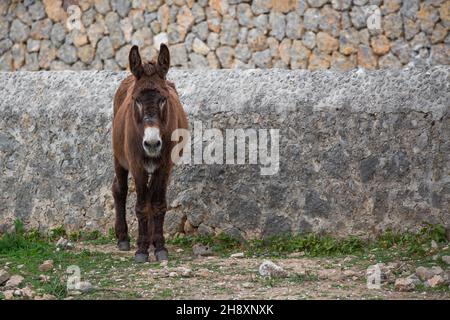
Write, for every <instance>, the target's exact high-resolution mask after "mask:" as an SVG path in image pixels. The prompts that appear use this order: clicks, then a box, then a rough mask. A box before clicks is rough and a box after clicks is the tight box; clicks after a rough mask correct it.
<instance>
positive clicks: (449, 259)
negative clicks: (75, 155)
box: [0, 256, 450, 283]
mask: <svg viewBox="0 0 450 320" xmlns="http://www.w3.org/2000/svg"><path fill="white" fill-rule="evenodd" d="M441 259H442V261H444V262H445V263H446V264H450V256H442V257H441ZM0 283H1V281H0Z"/></svg>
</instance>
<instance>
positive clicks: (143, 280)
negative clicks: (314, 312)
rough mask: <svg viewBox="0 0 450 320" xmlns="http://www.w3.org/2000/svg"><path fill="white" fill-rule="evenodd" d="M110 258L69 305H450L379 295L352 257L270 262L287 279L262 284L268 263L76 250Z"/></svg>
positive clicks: (363, 264) (409, 267)
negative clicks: (141, 259)
mask: <svg viewBox="0 0 450 320" xmlns="http://www.w3.org/2000/svg"><path fill="white" fill-rule="evenodd" d="M82 249H87V250H89V251H93V252H102V253H108V255H109V256H110V257H111V259H110V260H109V259H108V261H105V265H104V266H103V267H100V268H99V270H96V271H90V272H88V273H86V274H85V273H83V271H82V270H81V271H82V272H81V277H82V281H89V282H91V284H92V285H93V286H94V288H95V289H94V290H93V291H92V292H91V293H88V294H78V295H71V296H70V297H69V299H450V294H449V293H448V291H444V292H443V291H433V290H431V289H430V288H427V289H425V288H422V289H417V290H415V291H412V292H398V291H396V290H394V280H395V278H394V280H392V279H391V280H389V279H388V280H386V281H385V283H383V284H382V286H381V289H378V290H377V289H368V288H367V284H366V282H367V278H366V269H367V267H368V266H369V265H371V264H374V263H376V261H369V260H370V259H369V260H364V259H361V258H357V257H353V256H348V257H342V258H330V259H328V258H310V257H302V256H299V255H298V254H294V255H293V256H292V255H291V256H289V257H287V258H282V259H281V258H280V259H273V260H272V261H273V262H275V263H276V264H278V265H279V266H281V267H283V268H284V269H285V270H286V271H287V272H288V276H287V277H284V278H270V279H269V278H263V277H261V276H260V275H259V273H258V268H259V265H260V264H261V262H262V261H263V260H264V259H262V258H261V259H260V258H229V257H226V258H223V257H217V256H209V257H194V256H193V255H192V252H187V251H185V250H183V249H180V248H176V247H173V246H169V247H168V249H169V252H170V258H171V260H170V262H169V263H168V264H167V265H164V264H160V263H158V262H156V261H154V260H151V261H150V262H147V263H145V264H136V263H134V262H133V256H134V251H133V249H132V250H131V251H129V252H119V251H118V250H117V249H116V247H115V246H114V245H112V244H108V245H86V244H84V245H77V249H76V250H82ZM414 268H415V266H414V264H413V262H412V261H400V262H396V263H395V264H394V269H395V272H396V273H398V274H400V275H402V276H405V275H409V274H411V273H412V272H414ZM186 269H189V270H186Z"/></svg>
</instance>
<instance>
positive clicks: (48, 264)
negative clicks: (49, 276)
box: [39, 260, 53, 272]
mask: <svg viewBox="0 0 450 320" xmlns="http://www.w3.org/2000/svg"><path fill="white" fill-rule="evenodd" d="M50 270H53V260H45V261H44V262H43V263H42V264H41V265H40V266H39V271H41V272H48V271H50Z"/></svg>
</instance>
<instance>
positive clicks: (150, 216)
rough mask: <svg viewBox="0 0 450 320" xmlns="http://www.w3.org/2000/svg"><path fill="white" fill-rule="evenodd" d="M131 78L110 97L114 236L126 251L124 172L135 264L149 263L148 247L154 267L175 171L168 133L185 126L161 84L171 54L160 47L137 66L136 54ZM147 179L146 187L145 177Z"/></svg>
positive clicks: (162, 251)
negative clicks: (130, 196)
mask: <svg viewBox="0 0 450 320" xmlns="http://www.w3.org/2000/svg"><path fill="white" fill-rule="evenodd" d="M129 63H130V70H131V73H132V75H130V76H128V77H127V78H126V79H124V80H123V81H122V83H121V84H120V86H119V89H117V92H116V94H115V96H114V120H113V133H112V140H113V150H114V166H115V172H116V176H115V179H114V183H113V186H112V192H113V196H114V205H115V210H116V222H115V232H116V237H117V240H118V248H119V250H129V249H130V240H129V237H128V227H127V222H126V219H125V213H126V209H125V208H126V205H125V204H126V198H127V193H128V184H127V182H128V172H131V175H132V176H133V178H134V182H135V185H136V193H137V201H136V207H135V210H136V216H137V219H138V229H139V231H138V232H139V235H138V239H137V251H136V254H135V261H136V262H145V261H148V248H149V246H150V244H153V245H154V247H155V256H156V259H157V260H158V261H161V260H167V259H168V253H167V249H166V248H165V246H164V235H163V224H164V215H165V213H166V190H167V185H168V183H169V176H170V172H171V170H172V166H173V165H174V163H173V161H172V159H171V151H172V148H173V147H174V146H175V145H177V144H178V143H179V142H180V141H172V140H171V135H172V132H173V131H174V130H176V129H187V128H188V121H187V118H186V114H185V112H184V110H183V107H182V105H181V103H180V100H179V97H178V93H177V91H176V89H175V86H174V84H173V83H171V82H169V81H167V80H166V74H167V72H168V70H169V66H170V54H169V49H168V48H167V46H166V45H164V44H161V47H160V52H159V55H158V59H157V61H156V62H148V63H142V61H141V56H140V54H139V49H138V47H137V46H133V47H132V48H131V50H130V55H129ZM150 175H151V178H150V181H149V176H150Z"/></svg>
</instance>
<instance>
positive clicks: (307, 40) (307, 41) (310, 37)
mask: <svg viewBox="0 0 450 320" xmlns="http://www.w3.org/2000/svg"><path fill="white" fill-rule="evenodd" d="M302 42H303V44H304V45H305V47H307V48H309V49H313V48H314V47H315V46H316V34H315V33H314V32H312V31H307V32H305V34H304V35H303V38H302Z"/></svg>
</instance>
